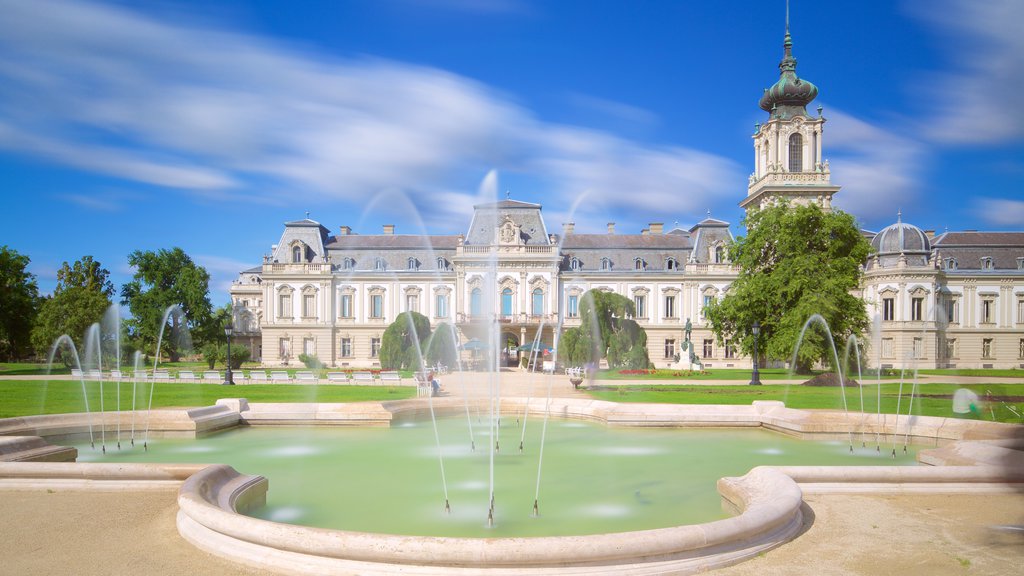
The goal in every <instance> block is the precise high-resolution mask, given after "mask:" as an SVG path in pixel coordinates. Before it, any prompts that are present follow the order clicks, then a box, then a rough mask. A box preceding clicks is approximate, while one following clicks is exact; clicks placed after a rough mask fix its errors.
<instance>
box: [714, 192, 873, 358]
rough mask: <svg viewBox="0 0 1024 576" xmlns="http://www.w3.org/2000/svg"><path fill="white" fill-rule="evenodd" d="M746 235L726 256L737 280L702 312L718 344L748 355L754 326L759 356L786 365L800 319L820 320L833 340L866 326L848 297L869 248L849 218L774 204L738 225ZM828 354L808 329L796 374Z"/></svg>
mask: <svg viewBox="0 0 1024 576" xmlns="http://www.w3.org/2000/svg"><path fill="white" fill-rule="evenodd" d="M744 224H745V225H746V227H747V231H748V233H747V236H745V237H740V238H737V239H736V242H735V243H734V244H733V245H732V246H731V247H730V248H729V255H730V257H731V259H732V261H733V263H735V264H736V265H738V266H739V268H740V273H739V277H738V278H737V279H736V281H735V282H733V284H732V287H731V288H730V289H729V292H728V293H727V294H726V296H725V298H723V299H722V300H721V301H720V302H717V303H714V304H712V305H711V306H709V307H708V308H707V309H706V315H707V318H708V320H709V322H710V324H711V328H712V330H713V331H714V332H715V335H716V337H717V339H718V340H719V342H722V341H723V340H726V339H729V340H732V342H733V343H735V344H738V345H739V346H740V347H741V348H742V350H743V351H744V352H745V353H747V354H751V353H752V352H753V348H754V337H753V336H752V335H751V333H750V327H751V326H752V325H753V323H754V321H757V322H759V323H760V325H761V335H760V336H759V342H760V350H761V352H762V355H763V357H767V358H776V359H787V360H788V359H790V358H791V357H792V355H793V351H794V349H795V347H796V344H797V339H798V338H799V336H800V332H801V330H802V329H803V326H804V324H805V323H806V321H807V319H808V318H810V317H811V316H812V315H814V314H820V315H821V316H822V317H823V318H824V319H825V321H826V322H828V325H829V328H830V329H831V332H832V335H833V337H834V338H835V341H836V342H844V341H845V340H846V338H848V337H849V336H850V335H851V334H863V333H864V331H865V330H866V329H867V327H868V316H867V311H866V310H865V307H864V301H863V300H861V299H860V298H858V297H856V296H854V295H852V294H851V291H852V290H855V289H856V288H857V287H858V285H859V283H860V274H861V268H860V266H861V264H862V263H863V262H864V259H865V258H867V256H868V253H869V252H870V250H871V246H870V244H869V243H868V241H867V240H866V239H865V238H864V236H863V235H861V233H860V230H859V229H858V227H857V225H856V223H855V222H854V219H853V217H852V216H850V215H849V214H846V213H845V212H841V211H830V212H826V211H823V210H822V209H821V208H820V207H818V206H817V205H815V204H811V205H788V204H778V205H773V206H770V207H767V208H765V209H763V210H758V211H754V212H751V213H749V214H748V215H747V217H746V218H745V219H744ZM826 354H827V355H828V356H831V352H830V351H829V348H828V342H827V339H826V336H825V334H824V331H823V330H822V329H820V328H819V327H815V328H813V329H812V328H808V330H807V332H806V333H805V335H804V340H803V343H802V344H801V346H800V349H799V351H798V355H797V358H796V368H797V369H798V370H800V371H801V372H806V371H808V370H809V369H810V367H811V365H812V364H813V363H814V362H816V361H818V360H822V359H828V357H827V356H826Z"/></svg>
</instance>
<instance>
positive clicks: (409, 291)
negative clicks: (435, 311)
mask: <svg viewBox="0 0 1024 576" xmlns="http://www.w3.org/2000/svg"><path fill="white" fill-rule="evenodd" d="M402 292H404V293H405V295H406V296H419V295H420V294H421V293H423V289H422V288H420V287H419V286H415V285H414V286H406V287H405V288H404V289H403V290H402Z"/></svg>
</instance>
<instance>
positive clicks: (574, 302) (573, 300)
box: [566, 294, 580, 318]
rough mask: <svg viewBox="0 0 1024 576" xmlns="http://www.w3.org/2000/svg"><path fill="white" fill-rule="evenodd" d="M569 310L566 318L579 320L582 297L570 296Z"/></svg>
mask: <svg viewBox="0 0 1024 576" xmlns="http://www.w3.org/2000/svg"><path fill="white" fill-rule="evenodd" d="M568 308H569V309H568V310H567V311H566V316H568V317H569V318H578V317H579V315H580V297H579V296H577V295H575V294H570V295H569V306H568Z"/></svg>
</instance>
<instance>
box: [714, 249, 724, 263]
mask: <svg viewBox="0 0 1024 576" xmlns="http://www.w3.org/2000/svg"><path fill="white" fill-rule="evenodd" d="M723 262H725V246H722V245H721V244H719V245H718V246H715V264H721V263H723Z"/></svg>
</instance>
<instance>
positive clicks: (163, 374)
mask: <svg viewBox="0 0 1024 576" xmlns="http://www.w3.org/2000/svg"><path fill="white" fill-rule="evenodd" d="M170 379H171V373H170V372H169V371H167V370H153V380H170Z"/></svg>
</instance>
